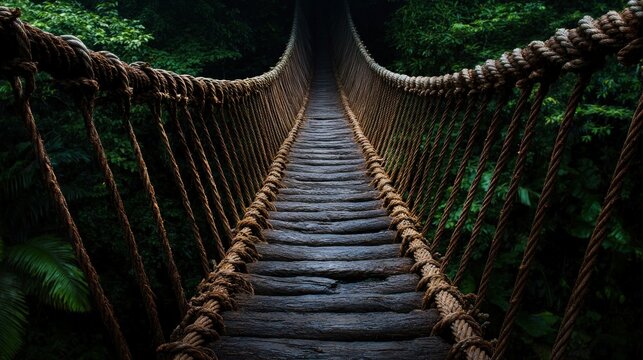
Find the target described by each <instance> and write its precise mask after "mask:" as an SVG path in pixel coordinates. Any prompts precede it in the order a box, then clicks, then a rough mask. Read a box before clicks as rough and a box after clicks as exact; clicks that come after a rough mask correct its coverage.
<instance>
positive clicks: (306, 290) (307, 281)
mask: <svg viewBox="0 0 643 360" xmlns="http://www.w3.org/2000/svg"><path fill="white" fill-rule="evenodd" d="M243 276H244V277H245V278H246V279H247V280H248V281H250V284H252V288H253V289H254V293H255V294H256V295H304V294H334V293H336V288H337V285H338V283H339V282H338V281H337V280H333V279H329V278H323V277H313V276H293V277H277V276H266V275H259V274H252V275H250V274H243Z"/></svg>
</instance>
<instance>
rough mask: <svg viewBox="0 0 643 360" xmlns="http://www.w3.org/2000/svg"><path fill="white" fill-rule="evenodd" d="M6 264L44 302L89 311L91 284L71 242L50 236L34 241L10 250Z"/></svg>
mask: <svg viewBox="0 0 643 360" xmlns="http://www.w3.org/2000/svg"><path fill="white" fill-rule="evenodd" d="M6 262H7V264H8V265H9V266H10V267H11V268H13V269H15V271H16V272H18V273H20V274H23V275H24V276H25V277H26V278H27V282H26V284H25V286H26V289H27V291H28V292H29V293H33V294H34V295H36V296H38V297H39V298H40V300H41V301H43V302H44V303H47V304H50V305H51V306H53V307H55V308H58V309H61V310H67V311H75V312H83V311H88V310H89V308H90V303H89V291H88V289H87V283H86V281H85V277H84V276H83V273H82V271H81V270H80V269H79V268H78V267H77V266H76V265H75V259H74V253H73V251H72V248H71V246H70V245H69V244H68V243H66V242H63V241H61V240H60V239H58V238H57V237H53V236H47V235H45V236H40V237H36V238H31V239H29V240H28V241H27V242H25V243H23V244H18V245H15V246H12V247H11V248H9V249H7V254H6Z"/></svg>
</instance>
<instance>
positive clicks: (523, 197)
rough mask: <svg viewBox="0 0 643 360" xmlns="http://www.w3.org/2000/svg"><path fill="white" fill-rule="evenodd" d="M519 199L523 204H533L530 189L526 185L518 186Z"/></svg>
mask: <svg viewBox="0 0 643 360" xmlns="http://www.w3.org/2000/svg"><path fill="white" fill-rule="evenodd" d="M518 200H519V201H520V203H521V204H523V205H526V206H531V200H530V199H529V189H527V188H524V187H522V186H521V187H519V188H518Z"/></svg>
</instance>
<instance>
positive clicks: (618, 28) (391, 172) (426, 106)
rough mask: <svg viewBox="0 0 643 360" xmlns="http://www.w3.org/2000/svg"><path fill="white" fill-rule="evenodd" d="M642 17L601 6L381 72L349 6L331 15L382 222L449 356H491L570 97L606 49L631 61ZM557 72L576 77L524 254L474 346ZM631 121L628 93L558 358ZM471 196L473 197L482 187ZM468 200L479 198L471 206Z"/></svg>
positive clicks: (527, 259)
mask: <svg viewBox="0 0 643 360" xmlns="http://www.w3.org/2000/svg"><path fill="white" fill-rule="evenodd" d="M642 20H643V2H641V1H630V2H629V3H628V7H627V8H626V9H625V10H623V11H621V12H616V11H610V12H608V13H606V14H605V15H603V16H601V17H600V18H598V19H592V18H591V17H589V16H586V17H584V18H582V19H581V20H580V21H579V25H578V27H577V28H574V29H559V30H558V31H556V34H555V35H554V36H552V37H551V38H549V39H548V40H546V41H534V42H532V43H531V44H529V46H527V47H525V48H522V49H514V50H513V51H510V52H507V53H505V54H503V55H502V56H501V57H500V58H499V59H492V60H487V61H486V62H484V64H480V65H477V66H475V67H474V68H473V69H463V70H461V71H459V72H456V73H453V74H445V75H442V76H432V77H410V76H407V75H403V74H398V73H395V72H392V71H389V70H387V69H386V68H384V67H382V66H381V65H379V64H377V63H376V62H375V61H374V60H373V58H372V57H371V56H370V54H369V53H368V51H367V50H366V48H365V46H364V44H363V43H362V41H361V40H360V37H359V35H358V33H357V31H356V28H355V26H354V24H353V21H352V19H351V16H350V11H349V9H348V5H346V6H345V11H343V12H341V11H340V12H339V13H338V14H337V16H336V19H335V23H334V25H333V45H334V46H333V49H334V59H335V66H336V70H337V72H336V75H337V81H338V83H339V85H340V88H341V92H342V98H343V101H344V105H345V107H346V111H347V113H348V116H349V118H350V120H351V121H352V122H353V128H354V131H355V133H356V137H357V139H358V141H359V142H360V144H361V146H362V147H363V149H364V152H365V154H366V155H367V158H368V161H369V162H368V163H369V171H370V172H371V174H373V175H374V178H375V180H374V184H375V185H376V186H377V188H378V189H380V190H381V192H382V197H383V199H384V201H385V204H386V206H387V208H388V211H389V213H390V214H391V216H392V217H393V218H394V226H395V227H396V228H397V230H398V233H399V236H400V240H401V241H402V251H403V253H405V254H407V255H409V256H412V257H413V258H414V259H415V260H416V266H415V268H416V270H417V271H419V272H420V274H421V276H422V280H421V282H420V284H419V285H418V288H420V289H421V288H426V296H425V305H427V306H435V307H436V308H437V309H438V311H439V312H440V314H441V316H442V320H441V321H440V322H439V323H438V324H437V325H436V327H435V328H434V333H437V332H440V331H442V330H443V329H447V328H450V330H451V336H452V337H453V339H454V343H455V345H454V346H453V348H452V352H451V354H452V355H453V356H456V355H459V354H460V355H461V354H463V353H464V354H466V357H467V358H470V359H486V358H493V359H500V358H502V357H503V354H504V353H505V350H506V348H507V345H508V342H509V336H510V333H511V330H512V327H513V325H514V323H515V322H516V316H517V313H518V310H519V308H520V304H521V300H522V298H523V295H524V293H525V287H526V284H527V277H528V274H529V270H530V268H531V267H532V264H533V262H534V257H535V254H536V249H537V248H538V246H539V244H540V242H541V240H542V239H541V238H542V236H541V233H542V231H543V227H544V225H545V224H546V222H547V215H548V211H547V210H548V207H549V206H550V204H551V202H552V196H553V194H554V190H555V188H556V183H557V174H558V172H559V169H560V165H561V161H562V158H563V155H564V154H565V150H566V149H565V145H566V140H567V138H568V135H569V133H570V129H571V128H572V124H573V122H574V115H575V113H576V110H577V108H578V107H579V104H580V102H581V98H582V95H583V92H584V90H585V89H586V88H587V86H588V84H589V83H590V79H591V77H592V75H593V74H595V73H596V72H597V71H599V70H600V69H602V68H603V67H604V66H605V63H606V60H607V59H606V57H607V56H609V55H614V54H616V55H617V58H618V61H619V62H621V63H622V64H624V65H634V64H637V63H638V62H639V61H640V59H641V56H642V55H643V52H642V50H643V38H642V37H641V33H642V30H643V23H642ZM623 71H626V70H625V68H623ZM566 73H572V74H574V76H576V78H577V79H576V84H575V85H574V86H573V89H572V91H571V93H570V94H569V99H568V100H567V105H566V109H565V111H564V115H563V116H562V119H561V121H560V125H558V130H557V135H556V137H555V140H554V142H553V147H552V150H551V155H550V158H549V161H548V162H547V163H546V166H544V167H543V168H544V169H546V170H545V171H544V182H543V185H542V190H541V192H540V196H539V197H538V203H537V205H536V208H535V212H534V215H533V218H532V219H531V226H529V227H528V228H526V229H525V231H526V238H527V240H526V245H525V250H524V254H523V257H522V262H521V264H520V266H519V268H518V269H517V277H516V280H515V284H514V286H513V293H512V295H511V298H510V299H509V302H508V304H509V305H508V309H507V311H506V315H505V317H504V321H503V324H502V326H501V328H500V332H499V334H498V338H497V340H493V341H486V340H485V339H484V334H483V332H482V328H481V326H480V324H481V323H484V322H485V321H486V315H485V314H483V313H481V312H480V307H481V305H482V304H483V303H484V301H485V300H486V299H487V292H488V289H489V281H490V279H491V277H492V274H493V267H494V262H495V261H496V259H497V258H498V256H499V253H500V250H501V249H502V244H503V241H505V240H506V238H507V237H508V234H507V233H506V232H507V227H508V225H509V224H511V222H512V221H513V219H514V217H513V215H514V214H513V213H512V210H513V208H514V205H515V203H516V198H517V193H518V190H519V187H520V184H521V180H524V179H523V175H524V174H525V173H526V172H527V170H530V173H531V172H532V170H534V169H529V168H528V166H529V165H530V162H529V161H528V159H529V157H530V156H531V155H532V154H534V152H539V151H542V149H536V148H534V147H533V146H532V145H533V142H534V141H533V140H534V136H535V135H536V134H537V131H538V129H539V127H537V124H538V122H539V121H541V117H542V114H541V108H542V106H543V102H544V100H545V98H546V97H547V96H548V94H549V90H550V88H551V86H552V85H556V84H558V83H560V82H561V81H562V80H561V78H562V77H563V75H564V74H566ZM507 110H508V111H509V112H510V113H511V114H512V115H511V116H509V118H508V119H507V116H504V115H503V113H504V112H506V111H507ZM525 118H526V120H525ZM641 127H642V124H641V102H640V101H639V105H638V107H637V109H636V110H635V111H634V116H633V118H632V120H631V123H630V127H629V130H628V132H627V135H626V136H624V138H625V140H624V141H623V143H622V144H621V147H622V150H621V151H620V155H619V156H618V158H617V159H614V163H615V164H616V167H615V168H614V175H613V176H612V177H611V180H610V181H609V188H608V190H607V193H606V195H605V197H604V201H603V206H602V208H601V210H600V213H599V215H598V218H597V220H596V222H595V226H594V231H593V233H592V235H591V237H590V240H589V243H588V244H587V247H586V252H585V255H584V258H583V262H582V265H581V266H580V269H579V272H578V277H577V279H576V283H575V285H574V287H573V289H572V292H571V296H570V297H569V302H568V305H567V310H566V311H565V313H564V316H563V319H562V323H561V325H560V330H559V332H558V335H557V338H556V341H555V343H554V347H553V351H552V358H554V359H561V358H563V356H564V351H565V347H566V345H567V343H568V342H569V340H570V336H571V333H572V329H573V325H574V322H575V320H576V318H577V317H578V314H579V311H580V304H581V302H582V300H583V298H584V296H585V294H586V292H587V289H588V283H589V279H590V276H591V273H592V269H593V266H594V264H595V262H596V259H597V254H598V251H599V249H600V246H601V243H602V242H603V240H604V239H605V238H606V236H607V234H608V232H609V231H610V223H609V220H610V217H611V216H612V214H613V212H614V209H615V206H616V204H617V202H618V198H619V194H620V189H621V188H622V186H623V182H624V179H625V177H626V175H627V173H628V170H629V168H630V165H631V163H632V159H633V157H634V154H635V150H634V149H635V146H636V143H637V140H638V138H639V135H640V132H641ZM484 129H486V132H485V131H484ZM494 160H495V163H494V162H493V161H494ZM512 163H513V164H514V165H513V166H514V167H513V171H510V169H508V167H509V166H510V164H512ZM490 165H493V170H492V172H491V173H490V176H489V177H488V180H487V184H485V186H484V187H485V188H486V189H483V185H482V181H483V176H484V175H485V172H487V173H488V171H487V168H488V167H489V166H490ZM531 165H532V166H535V165H533V164H531ZM472 171H473V174H474V175H473V176H472V177H470V179H469V181H470V182H469V184H468V186H466V185H467V183H465V177H467V173H468V172H469V173H470V172H472ZM505 180H506V181H505ZM503 181H504V182H505V184H506V183H508V184H506V188H505V189H504V191H506V193H504V194H503V192H502V191H503V190H501V189H500V188H501V187H500V184H501V183H503ZM577 181H582V179H578V180H577ZM465 189H466V190H465ZM483 191H486V193H484V194H481V193H482V192H483ZM498 197H500V198H502V199H503V200H502V201H503V205H502V208H501V210H500V212H499V213H497V214H493V213H492V212H491V204H492V202H493V201H494V199H495V198H498ZM480 198H482V199H480ZM476 199H480V200H481V201H480V203H479V204H480V205H479V208H477V209H475V211H474V210H473V209H472V207H473V204H474V201H475V200H476ZM494 216H495V217H494ZM490 217H493V219H494V220H495V223H496V225H495V228H494V229H495V230H494V231H493V235H492V236H490V243H489V245H488V247H489V251H488V256H487V260H486V264H485V266H484V270H483V272H482V275H481V276H480V279H479V286H478V290H477V293H476V294H469V295H463V294H462V292H461V291H460V290H459V289H458V286H459V285H460V284H461V283H462V280H463V277H464V276H465V274H466V273H467V271H468V270H470V269H469V267H470V263H471V261H472V254H473V252H474V251H475V249H477V248H479V247H480V246H481V245H480V244H479V242H480V241H482V239H483V238H485V237H486V236H483V235H482V233H481V232H482V227H483V224H484V223H485V221H489V218H490ZM453 219H457V220H455V221H454V220H453ZM449 222H452V224H449ZM467 226H470V229H471V230H470V231H469V230H467ZM467 231H469V233H468V240H467V236H465V233H466V232H467ZM510 237H511V238H516V234H511V235H510ZM465 241H466V244H463V243H464V242H465ZM444 242H446V243H444ZM438 251H440V252H442V251H443V252H444V255H441V254H440V253H438ZM457 254H461V256H460V259H459V264H458V266H457V271H455V272H454V274H455V275H454V276H452V277H449V276H447V275H446V273H447V268H448V267H449V265H450V264H451V263H453V262H455V261H456V260H457V259H456V255H457Z"/></svg>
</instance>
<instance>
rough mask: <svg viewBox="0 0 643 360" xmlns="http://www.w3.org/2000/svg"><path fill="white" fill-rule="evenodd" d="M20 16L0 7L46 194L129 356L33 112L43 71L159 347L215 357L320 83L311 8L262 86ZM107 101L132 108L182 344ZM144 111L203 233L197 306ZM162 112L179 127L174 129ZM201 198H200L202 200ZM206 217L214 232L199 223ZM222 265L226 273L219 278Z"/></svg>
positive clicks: (198, 246) (6, 50) (128, 128)
mask: <svg viewBox="0 0 643 360" xmlns="http://www.w3.org/2000/svg"><path fill="white" fill-rule="evenodd" d="M19 17H20V11H19V10H18V9H9V8H6V7H0V43H1V44H2V54H1V55H0V69H1V70H0V71H1V74H2V76H3V78H5V79H8V80H9V82H10V83H11V86H12V87H13V90H14V94H15V100H16V103H17V105H18V108H19V112H20V115H21V117H22V120H23V122H24V125H25V126H26V129H27V131H28V134H29V137H30V140H31V142H32V143H33V145H34V147H35V154H36V158H37V161H38V163H39V165H40V169H41V172H42V176H43V179H44V184H45V186H46V188H47V189H48V191H49V192H50V193H51V195H52V198H53V200H54V203H55V206H56V209H57V211H58V213H59V215H60V218H61V220H62V223H63V224H64V227H65V229H66V231H67V233H68V236H69V238H70V239H71V242H72V245H73V248H74V250H75V252H76V256H77V258H78V261H79V264H80V266H81V268H82V270H83V272H84V273H85V275H86V277H87V280H88V284H89V288H90V292H91V296H92V298H93V302H94V304H95V307H96V309H97V310H98V312H99V314H100V317H101V319H102V321H103V323H104V325H105V328H106V331H107V332H108V333H109V335H110V337H111V339H112V341H113V343H114V345H115V347H116V349H117V353H118V355H119V357H120V358H121V359H131V358H132V354H131V352H130V349H129V347H128V344H127V341H126V340H125V337H124V335H123V333H122V331H121V328H120V326H119V322H118V321H117V316H116V315H115V311H114V309H113V307H112V305H111V303H110V300H109V299H108V297H107V295H106V294H105V292H104V290H103V287H102V286H101V283H100V280H99V275H98V273H97V270H96V269H95V267H94V266H93V265H92V260H91V259H90V257H89V255H88V253H87V251H86V248H85V245H84V242H83V238H82V236H81V233H80V231H79V229H78V227H77V225H76V221H75V220H74V217H73V216H72V214H71V212H70V210H69V206H68V203H67V199H66V198H65V196H64V195H63V192H62V190H61V185H60V183H59V181H58V178H57V176H56V169H54V167H53V165H52V162H51V159H50V156H49V154H48V152H47V149H46V147H45V142H44V140H43V136H42V135H41V133H40V131H39V129H38V126H37V124H36V118H35V116H34V114H33V112H32V109H31V103H30V99H31V95H32V94H33V92H34V90H35V88H36V75H37V74H38V73H47V74H49V75H50V76H51V77H52V78H53V80H54V81H55V82H56V83H57V84H59V85H61V87H62V88H63V89H64V91H65V92H67V93H69V94H71V96H72V97H73V98H74V100H75V103H76V106H77V108H78V110H79V111H80V114H81V115H82V118H83V119H84V125H85V128H86V131H87V136H88V139H89V142H90V143H91V145H92V149H93V152H94V154H95V159H96V161H97V164H98V165H99V168H100V170H101V172H102V174H103V176H104V181H105V185H106V187H107V189H108V193H109V196H110V197H111V200H112V202H113V207H114V211H115V214H116V216H117V218H118V220H119V223H120V227H121V230H122V233H123V239H124V240H125V243H126V246H127V248H128V250H129V254H130V257H131V266H132V270H133V272H134V274H135V280H136V283H137V285H138V289H139V292H140V295H141V299H142V300H143V303H144V308H145V311H146V315H147V320H148V324H149V328H150V330H151V331H150V333H151V337H152V341H153V343H154V345H155V346H157V347H159V349H160V350H161V351H163V352H165V353H167V354H175V355H177V356H178V358H189V357H191V358H206V357H208V358H209V357H210V350H209V349H208V347H207V344H208V343H209V342H210V341H212V340H213V339H215V338H216V337H217V332H216V331H215V330H214V329H216V328H218V327H219V326H220V316H219V315H218V311H219V310H220V309H225V308H228V307H230V306H231V305H232V303H231V300H230V298H229V295H230V294H231V293H233V292H234V291H236V290H240V289H249V288H247V286H246V285H245V283H244V282H243V281H242V278H241V277H239V276H238V275H237V274H236V272H237V271H240V270H243V268H244V264H245V262H244V261H250V260H251V259H252V258H253V257H254V256H256V253H255V252H254V247H253V243H254V242H256V241H258V236H260V234H259V232H258V230H259V229H260V227H261V226H265V217H266V216H267V213H266V212H267V209H268V208H269V206H270V200H271V199H272V198H273V197H274V193H275V186H276V184H277V183H278V181H279V178H280V176H281V172H282V171H283V163H284V161H285V154H286V153H287V148H288V146H289V144H290V143H291V142H292V139H293V136H294V134H296V131H297V128H298V124H299V122H300V120H301V118H302V113H303V110H302V109H303V108H304V106H305V104H306V103H307V93H308V87H309V82H310V79H311V75H312V66H311V44H310V39H309V34H308V33H309V30H308V26H307V24H306V23H305V21H304V19H303V17H302V15H301V10H300V9H299V7H297V9H296V11H295V17H294V21H293V26H292V30H291V34H290V38H289V41H288V44H287V46H286V50H285V52H284V53H283V55H282V57H281V58H280V60H279V62H278V63H277V64H276V65H275V66H274V67H273V68H272V69H271V70H270V71H268V72H266V73H264V74H262V75H260V76H256V77H252V78H247V79H242V80H232V81H229V80H214V79H209V78H201V77H193V76H189V75H179V74H175V73H173V72H170V71H166V70H162V69H155V68H152V67H151V66H149V65H148V64H146V63H141V62H137V63H133V64H127V63H125V62H123V61H121V60H119V58H118V57H116V56H115V55H113V54H111V53H109V52H104V51H98V52H95V51H91V50H89V49H88V48H87V47H86V46H85V45H84V44H83V43H82V42H81V41H80V40H79V39H77V38H75V37H73V36H69V35H65V36H56V35H53V34H50V33H47V32H44V31H42V30H40V29H37V28H35V27H33V26H31V25H29V24H26V23H23V22H22V21H21V20H20V18H19ZM99 95H100V96H101V97H103V98H106V99H108V101H109V103H111V104H114V103H115V104H118V105H119V106H120V107H121V110H122V111H121V113H122V122H123V125H124V128H125V132H126V134H127V138H128V141H129V142H130V145H131V147H132V150H133V153H134V156H135V161H136V164H137V168H138V172H139V173H140V179H141V181H142V184H143V188H144V189H145V192H146V194H147V197H148V199H149V204H150V210H151V215H152V218H153V219H154V222H155V224H156V230H157V235H158V241H159V244H160V245H161V246H160V247H161V248H162V251H163V255H164V257H165V259H164V260H165V264H166V265H167V272H168V276H169V279H170V285H171V289H172V291H173V293H174V297H175V300H176V304H177V306H178V311H179V313H180V314H181V316H182V317H183V321H182V322H181V324H180V325H179V327H177V329H176V330H175V331H174V333H173V334H172V337H171V339H172V342H166V337H165V334H164V333H163V329H162V326H161V321H160V319H159V314H158V311H157V304H156V300H155V294H154V290H153V289H152V287H151V286H150V280H149V278H148V276H147V273H146V269H145V265H144V263H143V259H142V256H141V252H140V250H139V246H138V244H137V241H136V237H135V234H134V231H133V230H132V226H131V224H130V219H129V217H128V213H127V211H126V209H125V206H124V202H123V199H122V196H121V192H120V191H119V188H118V185H117V181H116V179H115V176H114V174H113V172H112V169H111V168H110V164H109V161H108V158H107V156H106V151H105V148H104V147H103V144H102V142H101V135H100V133H99V131H98V130H97V128H96V125H95V121H94V110H95V108H96V105H97V104H96V100H97V98H98V97H99ZM134 103H135V104H144V105H146V106H147V107H148V108H149V114H150V117H151V119H152V121H153V122H154V126H155V127H156V128H157V131H158V137H159V139H160V140H161V141H160V143H161V145H160V147H161V148H162V149H163V150H164V152H165V154H164V155H165V156H167V159H168V161H169V164H170V165H169V168H170V172H171V175H170V177H171V178H172V179H173V182H174V185H175V186H176V191H177V192H178V194H179V197H180V199H181V203H182V206H183V208H184V210H185V215H186V220H187V222H188V223H189V225H190V229H191V232H192V235H193V239H192V241H193V243H194V245H193V246H194V248H195V250H196V253H197V254H198V259H199V268H200V269H201V271H202V273H203V276H204V280H203V281H202V283H201V284H200V285H199V286H198V289H197V293H198V295H197V296H195V297H194V298H192V299H191V300H189V301H188V300H187V299H186V298H185V292H184V289H183V285H182V280H181V276H180V274H179V271H178V268H177V266H176V264H175V260H174V255H173V253H172V246H171V240H172V239H170V238H169V236H168V231H167V230H166V227H165V222H164V217H163V213H162V209H161V208H160V206H159V201H158V198H157V195H156V192H155V188H154V184H153V183H152V180H151V177H150V174H149V171H148V166H147V164H146V161H145V157H146V156H147V157H151V156H158V154H144V153H143V150H142V147H141V146H140V143H139V140H138V139H137V130H139V129H136V128H135V126H134V125H133V123H132V122H131V121H130V107H131V105H132V104H134ZM163 113H166V114H167V115H166V117H167V118H168V119H169V121H165V117H164V116H163ZM166 127H167V128H166ZM179 156H181V157H180V158H179ZM180 164H181V165H185V166H179V165H180ZM189 184H191V185H192V186H193V190H192V188H190V187H189V186H188V185H189ZM192 194H196V199H194V197H193V196H192ZM195 202H196V203H197V204H195ZM201 217H202V218H204V219H205V224H206V226H205V227H203V226H200V225H199V222H198V221H197V219H198V218H201ZM207 249H212V250H210V251H208V250H207ZM212 261H213V262H214V263H216V264H217V265H216V268H214V269H213V268H212V265H211V262H212Z"/></svg>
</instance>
